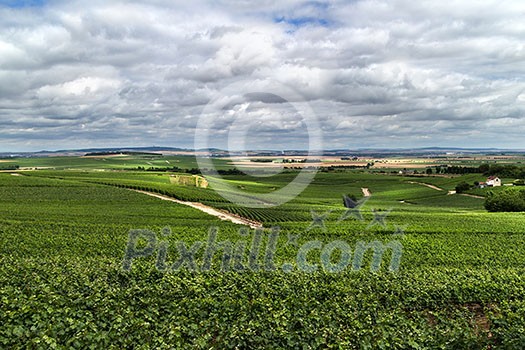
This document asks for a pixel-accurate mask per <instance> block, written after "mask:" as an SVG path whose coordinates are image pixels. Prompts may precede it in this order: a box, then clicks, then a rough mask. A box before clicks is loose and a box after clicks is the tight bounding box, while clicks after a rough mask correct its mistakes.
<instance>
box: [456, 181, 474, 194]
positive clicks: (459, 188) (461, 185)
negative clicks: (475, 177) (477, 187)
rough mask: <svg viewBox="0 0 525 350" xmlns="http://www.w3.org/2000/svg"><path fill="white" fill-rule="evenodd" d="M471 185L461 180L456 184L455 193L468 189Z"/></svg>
mask: <svg viewBox="0 0 525 350" xmlns="http://www.w3.org/2000/svg"><path fill="white" fill-rule="evenodd" d="M470 188H471V186H470V185H469V184H468V183H466V182H461V183H459V184H458V185H457V186H456V193H463V192H465V191H468V190H470Z"/></svg>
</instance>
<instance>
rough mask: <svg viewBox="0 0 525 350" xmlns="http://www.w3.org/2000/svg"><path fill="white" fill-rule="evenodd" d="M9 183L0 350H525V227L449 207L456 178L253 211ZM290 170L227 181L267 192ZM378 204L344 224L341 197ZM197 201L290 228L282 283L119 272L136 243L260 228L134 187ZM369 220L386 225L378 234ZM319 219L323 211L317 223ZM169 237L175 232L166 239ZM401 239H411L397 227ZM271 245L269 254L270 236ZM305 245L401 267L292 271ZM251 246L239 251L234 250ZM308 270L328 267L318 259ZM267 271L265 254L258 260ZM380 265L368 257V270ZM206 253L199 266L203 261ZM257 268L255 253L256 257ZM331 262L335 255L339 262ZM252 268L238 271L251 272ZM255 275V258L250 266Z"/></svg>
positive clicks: (324, 184)
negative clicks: (375, 256)
mask: <svg viewBox="0 0 525 350" xmlns="http://www.w3.org/2000/svg"><path fill="white" fill-rule="evenodd" d="M21 174H22V176H12V175H11V174H10V173H0V310H1V311H0V324H2V327H0V348H41V349H48V348H79V349H80V348H87V347H92V348H115V349H117V348H166V349H168V348H201V349H210V348H211V349H224V348H232V349H234V348H296V349H303V348H334V347H335V348H344V349H363V348H379V349H421V348H432V349H434V348H447V349H448V348H471V349H478V348H492V349H495V348H505V349H516V348H523V347H524V346H525V331H524V329H525V318H524V316H523V315H525V298H524V291H525V277H523V276H525V274H524V273H525V235H523V229H524V228H525V219H524V218H523V214H522V213H488V212H487V211H486V210H485V209H484V207H483V203H484V200H483V199H478V198H470V197H464V196H451V195H447V190H448V189H450V188H454V186H455V184H456V183H457V182H459V181H462V180H468V181H469V182H471V181H474V180H475V179H474V178H473V175H465V176H464V177H458V178H453V179H450V178H431V177H429V178H425V179H424V182H425V183H427V184H433V185H435V186H438V187H441V188H443V189H444V190H443V191H437V190H435V189H432V188H429V187H427V186H423V185H421V184H418V183H411V182H418V181H420V182H423V181H422V180H419V179H414V178H409V177H403V176H390V175H380V174H370V173H366V172H360V171H353V172H340V173H319V174H318V175H317V176H316V178H315V179H314V181H313V182H312V183H311V185H310V186H309V187H308V188H307V189H306V190H305V191H304V192H303V193H302V194H301V195H300V196H298V197H297V198H295V199H293V200H292V201H290V202H288V203H286V204H283V205H282V206H280V207H277V208H260V209H251V208H245V207H242V206H239V205H235V204H233V203H230V202H228V201H227V200H225V199H224V198H222V197H221V196H219V195H218V194H217V193H216V192H214V191H213V189H211V188H206V189H204V188H197V187H192V186H184V185H177V184H172V183H170V180H169V175H170V174H169V173H166V172H126V171H92V170H83V171H79V170H69V171H66V170H41V171H30V172H23V173H21ZM294 176H295V174H293V173H283V174H280V175H278V176H272V177H269V178H261V179H259V182H258V183H255V182H254V181H253V179H251V178H249V177H246V176H241V175H231V176H225V179H227V181H230V182H231V184H232V185H235V186H242V187H243V188H244V189H247V190H248V189H253V190H254V191H260V192H266V191H268V190H269V189H273V188H279V187H282V186H283V184H286V183H287V182H289V181H290V180H291V179H293V177H294ZM363 187H366V188H369V190H370V191H371V193H372V197H371V198H370V199H369V200H368V201H367V202H366V203H365V205H364V206H363V208H362V215H363V220H362V221H360V220H357V219H355V218H346V219H344V220H341V217H343V215H344V213H345V208H344V207H343V205H342V195H343V194H346V195H352V196H355V197H357V198H361V197H362V190H361V189H362V188H363ZM130 189H139V190H146V191H150V192H154V193H160V194H164V195H167V196H171V197H174V198H178V199H181V200H185V201H194V202H201V203H204V204H207V205H210V206H213V207H215V208H218V209H222V210H227V211H229V212H232V213H235V214H238V215H240V216H243V217H246V218H250V219H253V220H257V221H261V222H263V223H264V226H265V227H266V228H270V227H272V226H274V225H279V226H280V232H279V237H278V240H277V251H276V256H275V265H276V270H274V271H244V272H238V271H237V272H236V271H230V272H221V271H220V264H221V256H220V254H217V255H216V256H214V260H213V265H212V268H211V269H210V270H209V271H207V272H197V273H196V272H190V271H188V270H187V269H185V268H182V269H181V270H179V271H175V272H169V273H166V272H164V273H163V272H160V271H158V270H157V269H156V267H155V266H156V265H155V264H156V262H155V259H156V256H155V255H152V256H149V257H144V258H137V259H135V260H134V261H133V265H132V268H131V269H130V271H123V270H122V259H123V257H124V253H125V249H126V244H127V241H128V233H129V231H130V230H132V229H148V230H151V231H152V232H155V233H156V234H157V237H158V239H159V240H165V241H167V242H169V248H168V250H167V258H166V259H167V261H168V262H170V263H174V262H175V261H176V260H177V258H178V250H177V243H176V242H185V244H186V245H187V246H188V247H190V246H191V245H192V244H193V243H195V242H197V241H201V242H206V240H207V237H208V231H209V228H210V227H218V237H217V240H218V241H230V242H241V243H242V242H245V245H246V246H247V247H248V246H249V245H250V241H251V236H252V235H253V232H250V233H248V234H247V233H246V232H244V231H243V230H240V228H241V226H239V225H235V224H231V223H228V222H225V221H221V220H218V219H216V218H214V217H212V216H209V215H207V214H205V213H202V212H200V211H198V210H195V209H192V208H189V207H186V206H182V205H178V204H175V203H171V202H166V201H162V200H158V199H156V198H151V197H149V196H146V195H143V194H140V193H136V192H134V191H130ZM372 209H374V210H376V212H380V213H388V215H387V216H386V220H385V225H384V226H382V225H373V226H370V224H371V222H373V219H374V214H373V212H372ZM312 211H313V212H314V213H316V214H317V215H321V214H323V213H325V214H326V218H325V220H324V222H323V225H324V227H323V226H315V227H312V219H313V218H312ZM165 227H170V228H171V234H170V235H169V236H163V233H161V231H162V230H163V228H165ZM399 228H402V230H401V231H396V230H397V229H399ZM264 232H265V233H264V235H263V239H262V243H261V244H262V245H263V246H266V245H267V244H269V243H268V242H269V240H270V236H269V231H267V230H265V231H264ZM296 235H298V237H297V240H298V242H297V244H298V245H301V244H303V243H305V242H307V241H309V240H318V241H322V242H324V243H328V242H330V241H334V240H343V241H345V242H347V243H348V244H349V245H350V246H352V247H353V246H355V245H356V243H357V242H359V241H366V242H370V241H373V240H377V241H380V242H388V241H390V240H392V239H396V240H399V241H400V242H401V243H402V245H403V255H402V260H401V265H400V268H399V271H398V272H396V273H393V272H389V271H388V270H387V268H386V266H384V265H382V266H381V269H380V271H378V272H370V271H369V270H368V269H362V270H360V271H352V270H348V271H344V272H341V273H328V272H326V271H324V270H323V269H319V270H318V271H317V272H315V273H305V272H301V271H291V272H288V271H283V270H282V269H281V268H280V266H284V265H283V264H284V263H290V262H292V263H293V264H295V259H296V255H297V249H298V247H297V246H296V245H294V244H293V243H291V241H290V237H291V236H296ZM237 246H242V245H237ZM310 254H311V255H309V259H310V260H311V261H312V262H313V261H315V259H319V254H320V253H319V251H312V252H311V253H310ZM259 255H260V256H259V258H260V259H261V260H262V259H263V255H264V252H260V254H259ZM371 258H372V254H367V255H366V257H365V260H366V262H367V263H369V262H370V261H371ZM203 259H204V256H203V251H202V250H201V251H200V252H199V253H198V254H196V256H195V260H196V261H195V263H196V264H198V265H199V266H201V265H202V264H203V261H204V260H203ZM246 259H248V257H246ZM334 259H336V257H334ZM243 261H244V260H243ZM244 262H245V263H246V264H247V262H246V261H244Z"/></svg>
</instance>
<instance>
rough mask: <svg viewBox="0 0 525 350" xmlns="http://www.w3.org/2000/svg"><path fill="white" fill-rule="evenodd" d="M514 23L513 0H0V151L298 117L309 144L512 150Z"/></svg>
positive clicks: (519, 45)
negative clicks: (318, 139)
mask: <svg viewBox="0 0 525 350" xmlns="http://www.w3.org/2000/svg"><path fill="white" fill-rule="evenodd" d="M524 19H525V2H524V1H522V0H515V1H505V0H498V1H483V0H461V1H446V2H445V1H434V0H430V1H413V0H391V1H387V0H370V1H368V0H364V1H338V0H333V1H326V2H321V1H319V2H317V1H293V0H275V1H274V0H258V1H249V0H231V1H226V0H216V1H199V0H191V1H177V0H175V1H172V0H167V1H163V0H153V1H148V2H139V1H127V2H119V1H100V0H89V1H75V0H73V1H60V0H57V1H55V0H33V1H11V0H8V1H5V0H3V1H1V0H0V125H1V127H0V135H1V136H0V151H28V150H41V149H51V150H56V149H64V148H83V147H108V146H116V147H118V146H151V145H162V146H173V147H190V148H192V147H193V146H194V135H195V129H196V128H202V127H203V125H206V126H207V127H206V130H205V131H206V132H207V133H208V134H209V135H208V136H209V138H208V139H209V146H211V147H213V146H215V147H225V145H229V146H230V147H231V148H235V147H240V146H239V144H240V143H242V144H243V145H245V147H248V148H266V149H268V148H272V149H290V148H304V146H305V145H306V146H307V145H308V128H310V129H313V128H314V125H315V123H310V121H312V120H314V119H315V122H316V123H318V129H317V127H315V128H316V130H319V131H320V133H321V134H322V137H323V140H324V147H325V148H359V147H420V146H463V147H505V148H521V149H525V141H524V135H525V74H524V73H525V20H524ZM247 96H248V97H247ZM306 114H307V115H306ZM309 120H310V121H309ZM309 131H310V133H311V132H312V130H309ZM239 140H241V141H239Z"/></svg>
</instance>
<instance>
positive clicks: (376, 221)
mask: <svg viewBox="0 0 525 350" xmlns="http://www.w3.org/2000/svg"><path fill="white" fill-rule="evenodd" d="M391 211H392V210H388V211H385V212H382V211H379V210H377V209H372V214H374V218H373V219H372V222H371V223H370V224H368V226H367V227H366V228H371V227H373V226H376V225H379V226H381V227H383V228H386V222H385V221H386V217H387V216H388V214H390V212H391Z"/></svg>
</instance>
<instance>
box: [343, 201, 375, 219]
mask: <svg viewBox="0 0 525 350" xmlns="http://www.w3.org/2000/svg"><path fill="white" fill-rule="evenodd" d="M343 198H344V199H343V200H344V202H345V207H347V208H348V209H347V210H346V211H345V212H344V213H343V215H341V217H340V218H339V219H338V220H337V221H343V220H346V219H347V218H349V217H353V218H355V219H357V220H359V221H364V220H365V219H364V218H363V214H362V213H361V207H362V206H363V205H364V204H365V203H366V202H367V201H368V199H369V198H370V197H364V198H361V199H360V200H358V201H357V202H354V201H352V200H351V199H350V201H348V200H347V197H346V196H344V197H343ZM348 199H349V198H348Z"/></svg>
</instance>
